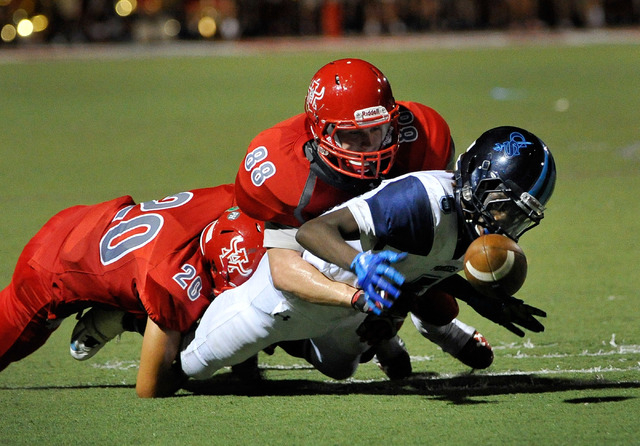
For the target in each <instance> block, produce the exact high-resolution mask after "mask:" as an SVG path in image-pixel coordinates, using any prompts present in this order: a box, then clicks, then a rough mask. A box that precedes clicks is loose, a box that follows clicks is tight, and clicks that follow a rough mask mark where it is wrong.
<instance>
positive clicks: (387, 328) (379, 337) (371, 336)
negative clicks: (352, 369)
mask: <svg viewBox="0 0 640 446" xmlns="http://www.w3.org/2000/svg"><path fill="white" fill-rule="evenodd" d="M403 322H404V317H400V316H392V315H390V314H386V315H383V316H377V315H375V314H370V315H369V316H367V318H366V319H365V320H364V321H363V322H362V324H360V326H359V327H358V328H357V329H356V334H357V335H358V336H360V341H361V342H366V343H367V344H369V345H375V344H377V343H378V342H381V341H383V340H385V339H391V338H392V337H394V336H395V335H396V334H397V333H398V330H399V329H400V327H402V323H403Z"/></svg>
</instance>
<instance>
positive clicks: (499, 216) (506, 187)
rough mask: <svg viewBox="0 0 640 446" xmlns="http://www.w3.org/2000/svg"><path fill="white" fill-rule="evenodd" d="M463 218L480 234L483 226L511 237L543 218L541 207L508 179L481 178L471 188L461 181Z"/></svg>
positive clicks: (521, 232)
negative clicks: (463, 184)
mask: <svg viewBox="0 0 640 446" xmlns="http://www.w3.org/2000/svg"><path fill="white" fill-rule="evenodd" d="M461 198H462V200H461V201H462V203H463V204H464V206H463V213H464V215H465V216H466V217H467V219H466V221H467V223H468V224H469V225H471V227H472V228H473V229H474V230H475V233H477V234H480V233H481V232H482V231H481V230H479V228H478V227H481V228H484V230H486V231H488V232H490V233H495V234H504V235H506V236H508V237H509V238H511V239H513V240H514V241H516V242H517V241H518V239H519V238H520V237H521V236H522V234H524V233H525V232H527V231H528V230H530V229H531V228H534V227H535V226H537V225H538V224H540V221H541V220H542V219H543V218H544V210H545V207H544V206H543V205H542V204H541V203H540V202H539V201H538V200H537V199H536V198H535V197H534V196H533V195H531V194H529V193H528V192H525V191H523V190H522V189H521V188H520V187H519V186H518V185H517V184H515V183H514V182H513V181H511V180H507V181H502V180H501V179H500V178H484V179H481V180H480V181H479V182H478V185H477V187H476V188H475V190H473V189H472V187H471V186H470V185H468V184H467V185H465V186H464V187H463V188H462V191H461Z"/></svg>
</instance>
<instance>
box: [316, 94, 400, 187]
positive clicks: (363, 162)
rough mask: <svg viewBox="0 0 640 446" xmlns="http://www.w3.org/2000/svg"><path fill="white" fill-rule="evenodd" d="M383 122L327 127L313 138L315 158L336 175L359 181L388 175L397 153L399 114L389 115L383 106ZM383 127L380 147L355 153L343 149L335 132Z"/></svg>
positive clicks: (354, 122) (349, 123)
mask: <svg viewBox="0 0 640 446" xmlns="http://www.w3.org/2000/svg"><path fill="white" fill-rule="evenodd" d="M379 108H380V109H381V110H383V111H384V112H383V113H381V116H383V118H382V119H377V120H374V121H372V122H365V123H358V122H356V120H354V121H351V122H348V121H347V122H344V121H343V122H339V123H337V124H327V125H326V126H325V128H324V130H323V132H322V135H320V136H319V137H316V140H317V141H318V155H319V156H320V158H321V159H322V160H323V161H324V162H325V163H326V164H327V165H329V166H330V167H332V168H333V169H335V170H337V171H338V172H340V173H342V174H344V175H347V176H350V177H354V178H359V179H376V178H378V177H380V175H385V174H387V173H389V171H390V170H391V167H392V166H393V163H394V161H395V157H396V153H397V152H398V131H397V123H398V118H397V117H398V113H397V109H396V110H394V112H395V113H393V115H390V114H389V113H388V112H387V110H386V109H384V107H379ZM377 126H380V127H382V133H383V137H382V142H381V144H380V147H379V148H378V149H376V150H372V151H356V150H349V149H346V148H344V147H342V141H340V137H339V135H338V132H340V131H349V130H365V129H370V128H373V127H377Z"/></svg>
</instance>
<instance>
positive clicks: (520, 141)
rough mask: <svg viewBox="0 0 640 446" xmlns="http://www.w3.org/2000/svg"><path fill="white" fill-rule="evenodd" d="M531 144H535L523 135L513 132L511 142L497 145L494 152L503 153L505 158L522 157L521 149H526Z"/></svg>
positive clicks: (510, 137) (510, 136)
mask: <svg viewBox="0 0 640 446" xmlns="http://www.w3.org/2000/svg"><path fill="white" fill-rule="evenodd" d="M531 144H533V143H532V142H528V141H527V140H526V139H525V138H524V136H522V133H519V132H513V133H511V135H509V141H505V142H502V143H500V142H497V143H495V145H494V146H493V150H495V151H496V152H503V153H504V154H505V156H520V149H524V148H525V147H527V146H530V145H531Z"/></svg>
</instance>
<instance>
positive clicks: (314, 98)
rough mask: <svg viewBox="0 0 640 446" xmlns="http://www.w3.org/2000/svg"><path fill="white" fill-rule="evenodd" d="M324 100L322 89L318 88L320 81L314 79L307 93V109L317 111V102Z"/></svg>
mask: <svg viewBox="0 0 640 446" xmlns="http://www.w3.org/2000/svg"><path fill="white" fill-rule="evenodd" d="M322 98H324V87H322V88H320V80H318V79H316V80H314V81H313V82H311V85H309V92H308V93H307V107H309V108H310V109H312V110H317V109H318V104H317V102H318V101H320V100H322Z"/></svg>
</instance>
